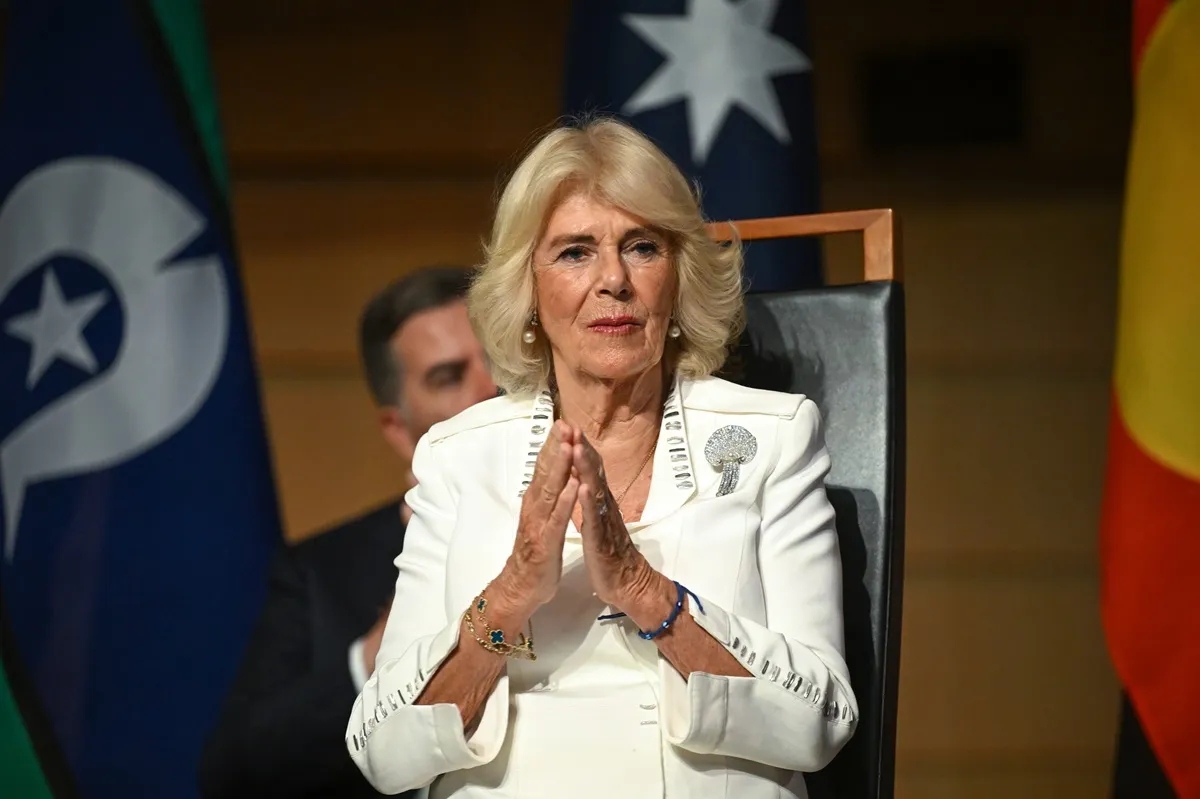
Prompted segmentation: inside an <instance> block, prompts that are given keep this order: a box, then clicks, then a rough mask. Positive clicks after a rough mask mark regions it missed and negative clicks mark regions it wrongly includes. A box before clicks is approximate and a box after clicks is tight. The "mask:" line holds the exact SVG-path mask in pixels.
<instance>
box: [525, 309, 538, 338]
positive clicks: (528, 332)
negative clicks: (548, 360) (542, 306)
mask: <svg viewBox="0 0 1200 799" xmlns="http://www.w3.org/2000/svg"><path fill="white" fill-rule="evenodd" d="M537 326H538V317H537V311H534V312H533V316H532V317H530V319H529V327H527V328H525V332H524V333H522V334H521V341H524V342H525V343H526V344H532V343H533V342H535V341H537V333H536V332H535V331H534V328H535V327H537Z"/></svg>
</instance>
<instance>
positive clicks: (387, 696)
mask: <svg viewBox="0 0 1200 799" xmlns="http://www.w3.org/2000/svg"><path fill="white" fill-rule="evenodd" d="M458 635H459V619H458V618H455V620H454V622H453V623H452V624H450V625H448V626H447V627H445V628H444V629H443V630H442V631H441V632H439V633H438V634H437V635H435V636H433V637H432V638H428V639H425V640H423V641H418V642H417V643H416V644H415V645H414V646H412V647H411V648H410V649H409V651H407V652H405V653H404V655H403V656H401V657H400V658H398V659H396V660H393V661H390V662H388V663H384V664H382V665H380V666H379V667H378V668H377V669H376V671H375V674H374V675H372V676H371V678H370V679H369V680H367V684H366V686H365V687H364V689H363V692H362V694H361V695H360V696H359V698H358V700H357V702H356V703H355V707H354V715H353V716H352V717H351V718H352V719H353V721H352V722H351V728H350V729H349V730H348V731H347V737H346V745H347V748H348V749H349V751H350V755H351V757H352V758H353V759H354V761H355V762H356V763H357V764H358V766H359V768H360V769H361V770H362V771H363V774H364V775H365V776H366V777H367V779H368V780H369V781H370V782H371V784H372V785H374V786H375V787H376V788H377V789H378V790H381V791H383V792H384V793H399V792H402V791H406V790H412V789H415V788H421V787H424V786H426V785H428V784H429V783H431V782H433V780H434V779H435V778H436V777H438V776H439V775H441V774H446V773H448V772H451V771H458V770H461V769H468V768H474V767H476V766H480V765H483V764H485V763H488V762H490V761H491V760H493V759H494V758H495V757H496V755H497V754H499V752H500V748H501V747H502V746H503V744H504V738H505V735H506V734H507V730H508V677H507V676H506V675H502V676H501V677H500V679H499V680H498V682H497V683H496V687H495V688H494V689H493V690H492V693H491V695H490V696H488V699H487V702H486V703H485V704H484V707H483V711H482V715H481V716H480V720H479V724H478V726H477V727H476V729H475V731H474V732H473V733H472V735H471V737H470V738H467V737H466V735H465V733H464V730H463V720H462V717H461V715H460V714H459V712H458V707H457V706H455V705H453V704H448V703H446V704H437V705H416V704H414V702H416V700H417V699H418V698H419V697H420V695H421V693H422V691H423V690H424V689H425V686H426V685H427V684H428V682H429V678H430V677H432V676H433V675H434V674H435V673H436V672H437V670H438V668H439V667H440V666H441V665H442V663H443V662H444V661H445V660H446V658H447V657H449V655H450V653H451V652H453V651H454V648H455V647H456V646H457V645H458ZM354 721H359V723H358V724H357V725H356V724H355V723H354ZM397 752H407V753H409V755H408V756H404V757H397V756H396V753H397ZM419 753H425V755H424V756H421V754H419Z"/></svg>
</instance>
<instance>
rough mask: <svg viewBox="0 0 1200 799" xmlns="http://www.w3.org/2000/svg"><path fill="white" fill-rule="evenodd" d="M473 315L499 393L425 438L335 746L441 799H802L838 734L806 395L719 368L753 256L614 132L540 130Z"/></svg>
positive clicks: (821, 515)
mask: <svg viewBox="0 0 1200 799" xmlns="http://www.w3.org/2000/svg"><path fill="white" fill-rule="evenodd" d="M486 255H487V259H486V263H485V264H484V265H483V266H482V268H481V270H480V272H479V275H478V277H477V279H476V282H475V284H474V286H473V288H472V292H471V295H470V299H469V304H470V308H471V312H472V316H473V319H474V322H475V324H476V326H477V328H478V331H479V333H480V336H481V338H482V340H483V342H484V344H485V346H486V347H487V350H488V352H489V355H490V357H491V362H492V369H493V373H494V375H495V378H496V382H497V383H498V384H500V385H501V386H503V387H504V388H505V389H507V394H506V395H505V396H502V397H499V398H496V399H493V400H489V401H487V402H485V403H483V404H481V405H477V406H475V407H473V408H471V409H469V410H467V411H464V412H463V413H461V414H460V415H458V416H457V417H455V418H453V419H451V420H449V421H447V422H444V423H442V424H440V425H437V426H435V427H434V428H433V429H432V430H430V431H429V433H428V434H427V435H426V436H425V437H424V438H423V439H422V440H421V442H420V444H419V445H418V447H417V450H416V455H415V458H414V467H413V468H414V472H415V474H416V477H417V480H418V483H417V486H416V488H414V489H413V490H412V491H411V492H410V494H409V495H408V498H407V502H408V504H409V505H410V506H411V508H412V511H413V516H412V522H411V523H410V525H409V528H408V533H407V536H406V541H405V547H404V552H403V554H402V555H400V557H398V558H397V559H396V566H397V568H398V569H399V575H398V577H397V579H396V597H395V602H394V605H393V611H392V614H391V618H390V619H389V620H388V623H387V629H386V632H385V633H384V636H383V643H382V645H381V647H380V649H379V655H378V657H377V658H376V671H375V674H374V675H373V676H372V677H371V679H370V680H369V681H368V682H367V684H366V687H365V688H364V689H363V692H362V695H361V696H360V697H359V698H358V700H357V701H356V702H355V704H354V708H353V711H352V715H351V718H350V723H349V728H348V730H347V733H346V745H347V747H348V748H349V751H350V755H351V756H352V757H353V759H354V761H355V762H356V763H357V764H358V766H359V768H361V769H362V771H363V773H364V774H365V775H366V777H367V779H369V780H370V782H371V783H372V784H373V785H375V786H376V788H378V789H379V790H381V791H384V792H387V793H399V792H401V791H403V790H406V789H411V788H419V787H422V786H426V785H429V786H430V795H431V796H434V797H443V796H454V797H497V796H514V797H523V798H525V799H529V798H531V797H555V799H560V798H561V797H571V799H582V798H583V797H593V796H594V797H605V798H606V799H609V798H610V797H617V796H637V797H643V796H680V797H692V796H703V797H715V796H728V797H737V799H754V797H772V799H774V797H780V796H788V797H803V796H806V791H805V787H804V781H803V777H802V776H801V775H800V774H799V772H806V771H815V770H818V769H820V768H822V767H823V766H825V764H827V763H828V762H829V761H830V760H831V759H832V758H833V756H834V755H835V754H836V753H837V752H838V750H839V749H840V748H841V747H842V745H843V744H845V743H846V741H847V740H849V738H850V737H851V735H852V734H853V732H854V727H855V723H856V720H857V706H856V704H855V698H854V694H853V692H852V690H851V687H850V681H849V677H848V671H847V668H846V663H845V659H844V656H843V651H842V650H843V644H842V638H843V632H842V615H841V572H840V560H839V554H838V542H837V536H836V533H835V531H834V512H833V508H832V506H831V505H830V503H829V500H828V499H827V497H826V493H825V487H824V478H825V475H826V474H827V472H828V470H829V456H828V454H827V453H826V450H825V447H824V444H823V441H822V437H821V433H820V429H819V425H820V417H819V415H818V411H817V408H816V407H815V406H814V404H813V403H812V401H811V400H809V399H806V398H805V397H803V396H796V395H791V394H781V393H775V392H767V391H759V390H754V389H749V388H743V387H741V386H738V385H734V384H732V383H728V382H725V381H723V380H720V379H717V378H714V377H712V373H713V372H714V371H715V370H716V369H718V368H719V367H720V366H721V365H722V363H723V361H724V360H725V357H726V354H727V352H728V350H729V347H730V345H731V342H732V341H733V340H734V339H735V338H736V335H737V333H738V332H739V330H740V328H741V325H742V321H743V319H742V317H743V302H742V295H741V279H742V275H741V251H740V248H739V247H738V246H737V245H734V246H721V245H718V244H716V243H714V242H713V241H712V240H711V239H710V238H709V237H708V236H707V235H706V232H705V225H704V220H703V218H702V216H701V213H700V209H699V207H698V203H697V199H696V197H695V195H694V194H693V193H692V191H691V188H690V187H689V184H688V182H687V180H686V179H685V178H684V177H683V175H682V174H681V173H680V172H679V170H678V169H677V168H676V167H675V165H674V164H672V163H671V162H670V160H669V159H668V158H667V157H666V156H665V155H664V154H663V153H662V152H661V151H659V150H658V149H657V148H655V147H654V145H652V144H651V143H650V142H649V141H648V140H647V139H646V138H645V137H643V136H642V135H641V134H639V133H637V132H636V131H634V130H633V129H631V128H630V127H628V126H626V125H624V124H622V123H620V122H617V121H614V120H609V119H601V120H595V121H591V122H588V123H586V124H583V125H581V126H578V127H564V128H560V129H556V130H554V131H552V132H550V133H549V134H548V135H546V136H545V137H544V138H543V139H542V140H541V141H540V142H539V143H538V144H537V145H536V146H535V147H534V148H533V149H532V151H531V152H530V153H529V154H528V156H527V157H526V158H525V159H524V161H523V162H522V163H521V165H520V166H519V168H518V169H517V170H516V172H515V173H514V175H513V176H512V178H511V180H510V181H509V183H508V185H507V187H506V189H505V191H504V193H503V195H502V197H501V198H500V202H499V205H498V208H497V210H496V218H495V224H494V227H493V230H492V235H491V240H490V243H489V246H488V249H487V254H486Z"/></svg>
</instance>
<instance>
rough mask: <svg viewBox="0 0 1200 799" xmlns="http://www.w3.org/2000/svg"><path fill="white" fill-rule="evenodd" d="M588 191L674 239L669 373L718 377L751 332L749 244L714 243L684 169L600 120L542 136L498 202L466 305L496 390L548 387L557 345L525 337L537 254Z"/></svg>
mask: <svg viewBox="0 0 1200 799" xmlns="http://www.w3.org/2000/svg"><path fill="white" fill-rule="evenodd" d="M580 189H582V190H583V191H585V192H586V193H588V194H589V195H590V196H592V197H593V198H595V199H597V200H599V201H601V202H604V203H606V204H608V205H611V206H613V207H616V208H620V209H621V210H623V211H625V212H626V213H628V214H630V215H632V216H635V217H638V218H640V219H644V220H646V222H647V223H649V224H650V225H651V226H652V227H654V228H655V229H657V230H659V231H661V232H662V233H663V234H665V235H666V236H667V238H668V242H669V244H668V248H669V253H670V257H671V263H672V266H673V267H674V269H675V273H676V278H677V279H676V286H677V288H676V295H675V303H674V319H675V323H676V324H678V325H679V327H680V331H681V335H680V336H679V338H678V339H677V340H676V341H675V346H672V347H669V348H668V349H667V350H666V353H665V354H664V358H670V359H671V360H670V362H668V363H667V366H668V368H673V369H674V372H675V374H677V375H678V376H680V377H685V378H697V377H706V376H708V375H710V374H712V373H713V372H715V371H716V370H718V369H720V368H721V366H722V364H724V363H725V359H726V357H727V356H728V354H729V349H730V345H731V344H732V343H733V342H734V340H736V338H737V336H738V334H740V333H741V331H742V327H743V325H744V324H745V305H744V302H743V298H742V248H741V243H740V242H738V241H736V240H735V241H734V242H733V243H731V244H728V245H721V244H718V243H717V242H715V241H713V240H712V239H711V238H710V237H709V235H708V232H707V231H706V229H705V219H704V217H703V215H702V213H701V211H700V203H699V198H698V193H697V192H696V191H694V190H693V188H692V186H691V185H690V184H689V183H688V181H687V179H686V178H685V177H684V176H683V174H682V173H681V172H680V171H679V168H678V167H676V166H675V164H674V163H673V162H672V161H671V160H670V159H669V158H668V157H667V156H666V155H665V154H664V153H663V152H662V151H661V150H659V149H658V147H656V146H655V145H654V144H653V143H652V142H651V141H650V140H649V139H648V138H646V137H645V136H644V135H643V134H641V133H640V132H638V131H637V130H634V129H633V128H632V127H630V126H629V125H627V124H625V123H624V122H620V121H618V120H616V119H612V118H609V117H599V118H593V119H589V120H584V121H581V122H577V123H575V124H571V125H566V126H562V127H558V128H555V129H554V130H552V131H550V132H549V133H547V134H546V135H545V136H543V137H542V138H541V139H540V140H539V141H538V142H537V144H536V145H535V146H534V147H533V149H532V150H530V152H529V153H528V154H527V155H526V156H525V158H524V159H523V160H522V161H521V163H520V165H519V166H518V167H517V169H516V171H515V172H514V173H513V175H512V177H511V178H510V179H509V181H508V184H507V185H506V186H505V188H504V191H503V192H502V194H501V196H500V200H499V202H498V203H497V206H496V215H495V221H494V223H493V225H492V232H491V237H490V240H489V241H488V242H487V244H486V245H485V252H484V263H483V264H482V265H481V266H480V267H479V270H478V273H477V275H476V277H475V280H474V281H473V283H472V286H471V289H470V292H469V294H468V296H467V306H468V308H469V311H470V314H471V320H472V323H473V324H474V325H475V329H476V331H477V332H478V334H479V337H480V339H481V341H482V342H483V346H484V348H485V349H486V350H487V353H488V356H489V358H490V359H491V364H492V376H493V378H494V379H495V381H496V384H497V385H499V386H500V387H501V388H503V389H505V390H506V391H508V392H509V393H513V394H521V393H528V392H534V391H537V390H539V389H540V388H543V387H545V386H546V385H547V384H548V381H549V378H550V370H551V361H550V349H549V346H548V345H547V344H546V343H545V341H544V338H543V337H541V336H539V337H538V340H537V341H536V342H535V343H534V344H532V345H529V344H525V343H524V342H523V341H522V338H521V336H522V333H523V332H524V331H525V329H526V328H527V327H528V326H529V322H530V319H531V317H532V316H533V311H534V308H535V304H534V303H535V298H534V279H533V252H534V248H535V247H536V246H537V244H538V241H539V240H540V239H541V237H542V235H543V233H544V230H545V226H546V223H547V220H548V219H549V217H550V214H551V213H552V212H553V210H554V208H555V206H556V205H557V204H558V203H559V202H560V201H561V200H562V199H563V198H564V196H565V195H566V193H567V192H568V191H574V190H580Z"/></svg>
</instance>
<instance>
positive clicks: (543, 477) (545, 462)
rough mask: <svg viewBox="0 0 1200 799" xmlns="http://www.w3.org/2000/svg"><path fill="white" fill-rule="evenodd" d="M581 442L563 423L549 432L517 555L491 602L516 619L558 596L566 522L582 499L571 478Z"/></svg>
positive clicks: (520, 525) (528, 495) (526, 502)
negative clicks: (576, 442)
mask: <svg viewBox="0 0 1200 799" xmlns="http://www.w3.org/2000/svg"><path fill="white" fill-rule="evenodd" d="M576 437H577V434H576V432H575V430H574V428H572V427H571V425H569V424H567V423H566V422H564V421H562V420H559V421H557V422H555V423H554V426H553V427H551V428H550V435H549V436H547V438H546V443H545V445H543V446H542V451H541V452H540V453H539V454H538V458H537V465H536V466H535V467H534V470H533V479H531V480H530V481H529V486H528V487H527V488H526V489H525V497H524V499H523V500H522V502H521V515H520V519H519V520H518V522H517V539H516V541H515V542H514V543H513V551H512V554H511V555H509V558H508V562H507V563H506V564H505V566H504V569H503V571H502V572H501V573H500V576H499V577H498V578H497V579H496V580H495V581H494V582H493V583H492V587H491V592H492V593H494V594H496V596H493V597H491V598H490V599H489V601H490V602H500V603H502V604H503V605H504V606H505V607H507V608H508V609H510V610H511V612H513V613H514V615H516V616H528V615H533V612H534V611H535V610H537V609H538V608H539V607H541V606H542V605H544V604H546V603H547V602H549V601H550V600H551V599H553V598H554V595H555V594H556V593H557V592H558V581H559V579H560V578H561V577H562V554H563V542H564V541H565V539H566V533H567V522H568V521H569V520H570V518H571V511H572V510H573V509H574V507H575V501H576V498H577V496H578V494H579V480H578V478H577V477H575V476H573V475H572V473H571V466H572V453H573V451H574V447H575V439H576Z"/></svg>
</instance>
